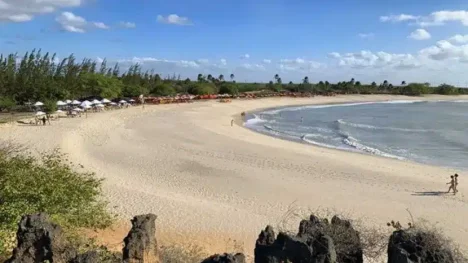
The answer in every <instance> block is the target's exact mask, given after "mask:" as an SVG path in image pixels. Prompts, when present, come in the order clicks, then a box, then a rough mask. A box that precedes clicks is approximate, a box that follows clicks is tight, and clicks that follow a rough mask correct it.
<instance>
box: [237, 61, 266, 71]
mask: <svg viewBox="0 0 468 263" xmlns="http://www.w3.org/2000/svg"><path fill="white" fill-rule="evenodd" d="M240 67H241V68H244V69H248V70H262V71H263V70H265V66H263V65H260V64H250V63H244V64H242V65H240Z"/></svg>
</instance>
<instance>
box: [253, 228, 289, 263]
mask: <svg viewBox="0 0 468 263" xmlns="http://www.w3.org/2000/svg"><path fill="white" fill-rule="evenodd" d="M254 257H255V260H254V261H255V263H281V262H284V259H285V255H284V251H283V246H282V244H279V243H278V242H276V238H275V231H274V230H273V227H271V226H267V227H266V228H265V230H262V232H260V235H259V236H258V239H257V242H256V244H255V250H254Z"/></svg>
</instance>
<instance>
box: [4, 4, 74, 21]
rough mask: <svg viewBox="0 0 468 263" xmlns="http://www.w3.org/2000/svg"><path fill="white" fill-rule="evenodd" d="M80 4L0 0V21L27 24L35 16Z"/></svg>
mask: <svg viewBox="0 0 468 263" xmlns="http://www.w3.org/2000/svg"><path fill="white" fill-rule="evenodd" d="M81 4H82V0H0V21H3V22H17V23H18V22H27V21H30V20H32V19H34V16H36V15H41V14H47V13H52V12H55V11H57V10H58V9H60V8H67V7H78V6H80V5H81Z"/></svg>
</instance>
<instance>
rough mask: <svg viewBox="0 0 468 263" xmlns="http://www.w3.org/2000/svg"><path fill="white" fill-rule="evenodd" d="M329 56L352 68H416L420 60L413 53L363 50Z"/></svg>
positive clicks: (339, 63)
mask: <svg viewBox="0 0 468 263" xmlns="http://www.w3.org/2000/svg"><path fill="white" fill-rule="evenodd" d="M331 54H332V55H331V56H330V54H329V56H330V57H332V58H334V59H337V60H338V65H339V66H345V67H351V68H397V69H398V68H403V67H404V68H416V67H419V66H420V63H419V61H418V60H417V59H416V58H415V57H414V56H413V55H411V54H391V53H387V52H383V51H380V52H376V53H374V52H371V51H368V50H362V51H360V52H356V53H346V54H339V53H336V52H334V53H331Z"/></svg>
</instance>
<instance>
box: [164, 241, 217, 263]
mask: <svg viewBox="0 0 468 263" xmlns="http://www.w3.org/2000/svg"><path fill="white" fill-rule="evenodd" d="M159 256H160V258H161V262H163V263H200V262H202V260H203V259H205V258H207V257H208V256H209V255H208V254H206V253H205V251H204V250H203V249H202V248H201V247H198V246H195V245H191V246H188V247H182V246H178V245H170V246H161V247H160V249H159Z"/></svg>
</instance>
